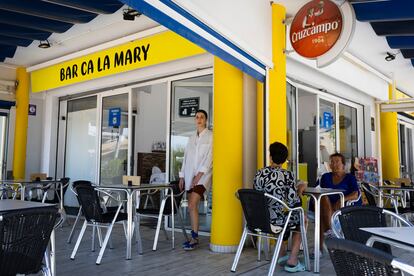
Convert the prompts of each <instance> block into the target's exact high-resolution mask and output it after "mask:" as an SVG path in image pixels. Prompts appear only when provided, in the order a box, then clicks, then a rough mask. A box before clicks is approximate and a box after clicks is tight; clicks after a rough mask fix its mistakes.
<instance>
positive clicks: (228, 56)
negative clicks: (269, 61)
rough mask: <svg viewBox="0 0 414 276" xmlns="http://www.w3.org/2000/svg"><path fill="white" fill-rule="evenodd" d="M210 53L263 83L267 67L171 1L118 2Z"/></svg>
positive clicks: (137, 0) (131, 0)
mask: <svg viewBox="0 0 414 276" xmlns="http://www.w3.org/2000/svg"><path fill="white" fill-rule="evenodd" d="M120 1H121V2H123V3H124V4H126V5H128V6H130V7H132V8H134V9H136V10H137V11H139V12H141V13H143V14H145V15H146V16H148V17H149V18H151V19H153V20H155V21H157V22H158V23H160V24H161V25H164V26H166V27H167V28H169V29H170V30H172V31H174V32H176V33H177V34H179V35H181V36H183V37H185V38H186V39H188V40H190V41H191V42H193V43H194V44H197V45H198V46H200V47H202V48H204V49H205V50H206V51H208V52H209V53H211V54H213V55H215V56H217V57H219V58H221V59H222V60H224V61H226V62H228V63H230V64H232V65H233V66H235V67H237V68H239V69H240V70H241V71H243V72H245V73H247V74H249V75H251V76H252V77H254V78H256V79H257V80H259V81H264V79H265V74H266V66H265V65H264V64H263V63H262V62H260V61H259V60H257V59H256V58H254V57H252V56H251V55H250V54H248V53H247V52H246V51H244V50H243V49H241V48H240V47H238V46H237V45H235V44H234V43H232V42H231V41H230V40H228V39H227V38H225V37H224V36H222V35H221V34H220V33H218V32H217V31H216V30H214V29H212V28H210V27H209V26H207V25H206V24H205V23H204V22H202V21H200V20H199V19H197V18H196V17H195V16H193V15H192V14H190V13H189V12H187V11H186V10H185V9H183V8H182V7H180V6H179V5H177V4H176V3H174V2H173V1H172V0H120Z"/></svg>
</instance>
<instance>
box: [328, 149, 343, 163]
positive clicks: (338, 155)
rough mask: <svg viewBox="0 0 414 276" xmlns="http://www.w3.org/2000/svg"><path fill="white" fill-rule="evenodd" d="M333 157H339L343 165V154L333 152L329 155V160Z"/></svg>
mask: <svg viewBox="0 0 414 276" xmlns="http://www.w3.org/2000/svg"><path fill="white" fill-rule="evenodd" d="M334 157H339V158H341V162H342V164H344V165H345V156H343V155H342V154H340V153H339V152H335V153H334V154H331V155H330V156H329V160H331V159H332V158H334Z"/></svg>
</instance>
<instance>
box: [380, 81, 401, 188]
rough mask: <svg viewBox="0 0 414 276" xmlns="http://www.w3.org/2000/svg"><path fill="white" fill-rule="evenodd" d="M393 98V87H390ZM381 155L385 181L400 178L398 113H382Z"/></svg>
mask: <svg viewBox="0 0 414 276" xmlns="http://www.w3.org/2000/svg"><path fill="white" fill-rule="evenodd" d="M389 97H390V99H391V98H392V86H391V85H390V87H389ZM381 155H382V175H383V179H385V180H386V179H395V178H399V177H400V157H399V149H398V118H397V113H396V112H382V113H381Z"/></svg>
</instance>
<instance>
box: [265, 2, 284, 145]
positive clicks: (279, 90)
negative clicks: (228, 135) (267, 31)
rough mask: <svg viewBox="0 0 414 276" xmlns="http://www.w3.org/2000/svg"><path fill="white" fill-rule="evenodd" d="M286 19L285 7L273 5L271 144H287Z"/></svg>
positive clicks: (270, 99) (270, 72)
mask: <svg viewBox="0 0 414 276" xmlns="http://www.w3.org/2000/svg"><path fill="white" fill-rule="evenodd" d="M285 17H286V9H285V7H283V6H281V5H278V4H272V44H273V47H272V50H273V53H272V56H273V68H272V69H271V70H269V92H268V93H269V95H268V99H269V102H268V118H269V143H273V142H275V141H278V142H280V143H283V144H285V145H286V144H287V121H286V119H287V118H286V116H287V114H286V112H287V110H286V54H285V47H286V26H285V23H284V20H285Z"/></svg>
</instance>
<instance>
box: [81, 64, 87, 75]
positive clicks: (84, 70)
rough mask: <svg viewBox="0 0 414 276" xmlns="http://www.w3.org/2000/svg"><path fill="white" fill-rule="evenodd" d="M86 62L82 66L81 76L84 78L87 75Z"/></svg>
mask: <svg viewBox="0 0 414 276" xmlns="http://www.w3.org/2000/svg"><path fill="white" fill-rule="evenodd" d="M86 65H87V64H86V61H84V62H82V65H81V74H82V76H85V75H86Z"/></svg>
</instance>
